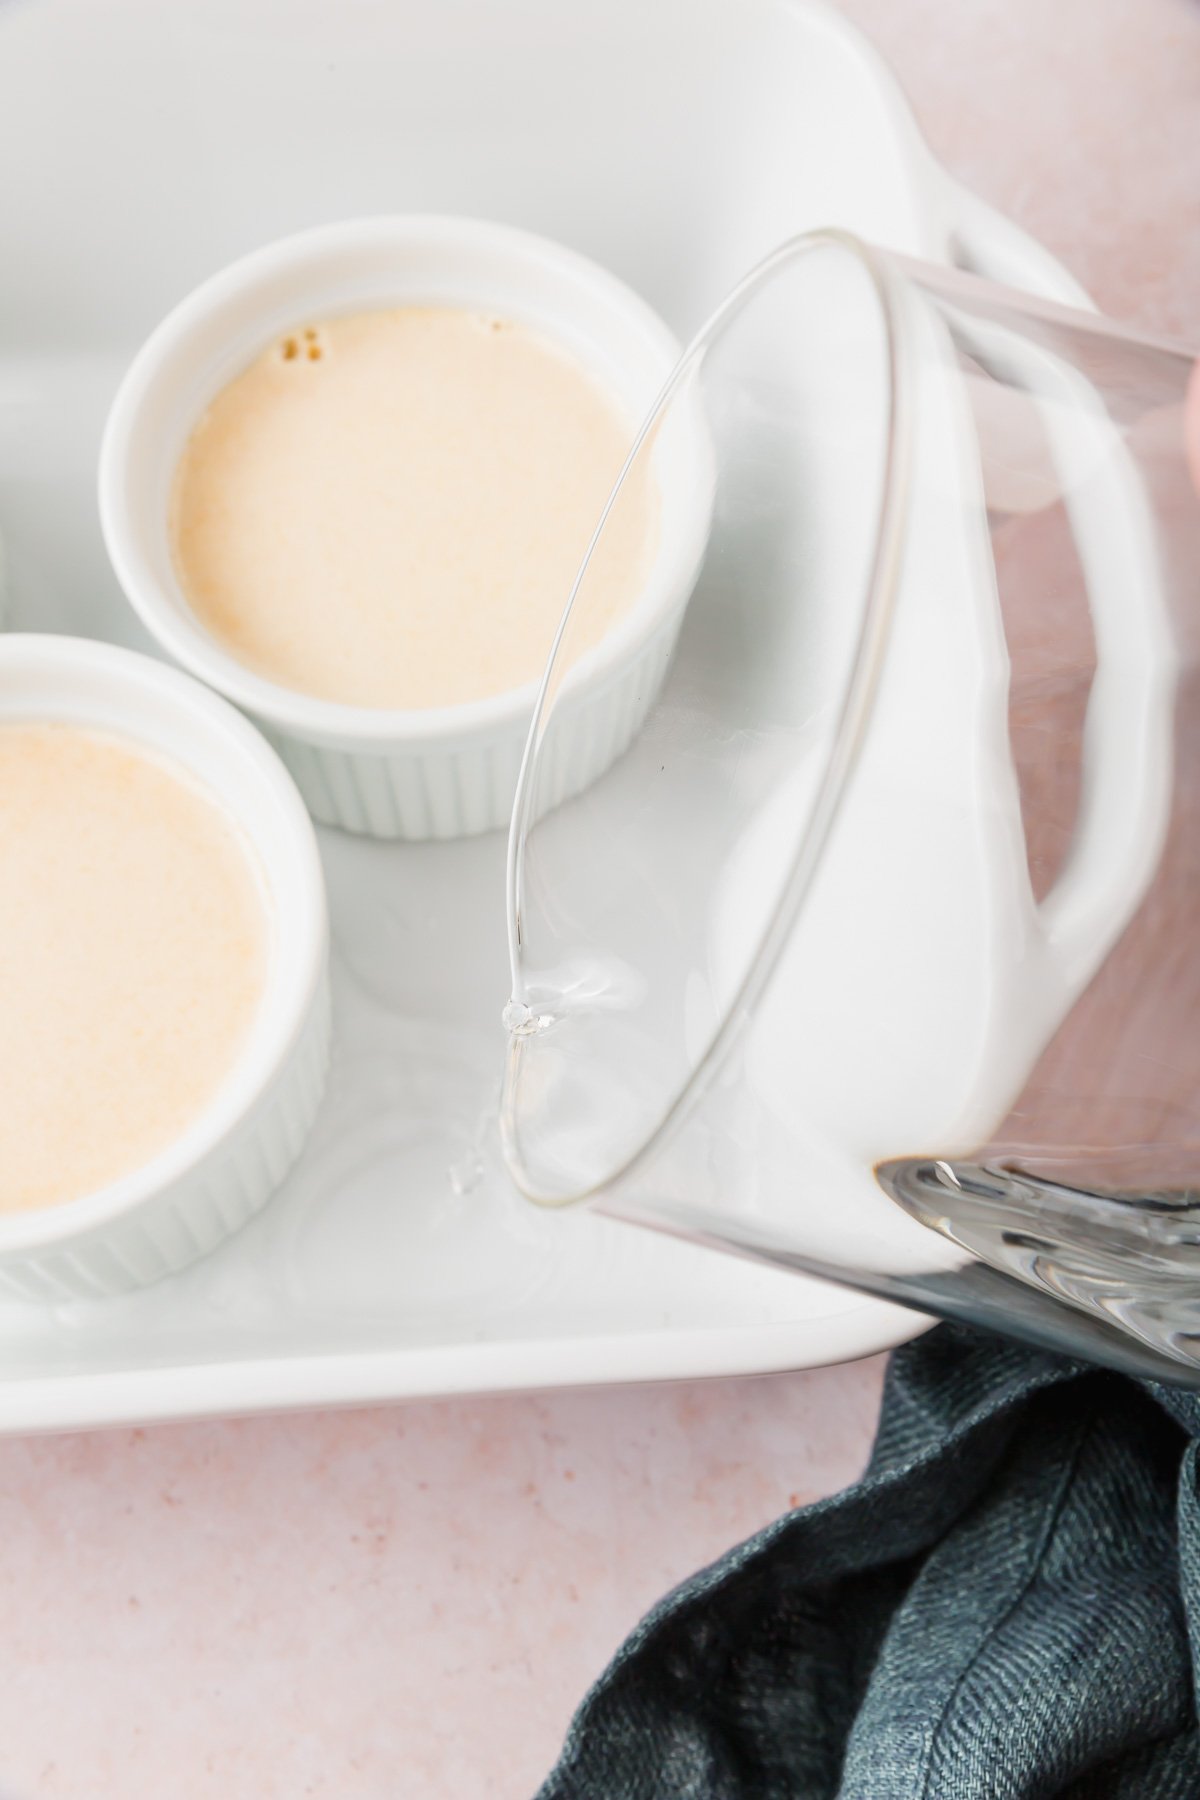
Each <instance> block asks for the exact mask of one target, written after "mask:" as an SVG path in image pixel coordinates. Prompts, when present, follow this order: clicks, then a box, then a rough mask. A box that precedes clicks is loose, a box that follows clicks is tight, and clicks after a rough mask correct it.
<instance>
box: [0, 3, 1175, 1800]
mask: <svg viewBox="0 0 1200 1800" xmlns="http://www.w3.org/2000/svg"><path fill="white" fill-rule="evenodd" d="M846 11H847V12H848V13H849V14H850V15H851V16H852V17H853V18H854V19H855V20H857V21H858V22H859V23H860V24H861V25H863V26H864V27H865V28H866V29H867V30H868V32H869V33H870V34H871V35H872V36H873V37H874V38H875V40H876V42H877V43H878V44H879V45H880V47H881V48H882V49H883V51H884V52H885V54H886V55H887V56H888V57H889V58H890V59H891V60H892V61H893V63H894V64H895V66H896V68H897V69H898V71H899V74H900V76H901V79H902V80H903V82H904V84H905V86H906V87H907V89H908V92H909V95H910V97H911V98H912V100H913V103H914V105H915V106H916V108H917V111H918V114H919V116H920V117H921V119H922V121H923V123H924V125H925V128H926V131H927V134H928V136H929V138H930V140H931V142H932V144H933V146H934V148H935V149H936V150H937V152H938V153H939V154H940V155H941V156H942V157H943V158H944V160H945V161H946V162H947V163H948V164H949V165H950V166H951V167H952V168H953V169H954V170H955V171H956V172H957V173H958V174H960V175H961V176H962V177H963V178H964V179H965V180H966V181H967V182H969V183H970V184H971V185H972V186H973V187H975V188H976V189H977V190H978V191H979V192H981V193H983V194H985V195H986V196H987V197H988V198H990V199H991V200H993V201H995V202H996V203H997V204H998V205H999V206H1001V207H1002V208H1003V209H1004V210H1006V211H1007V212H1009V213H1010V214H1011V215H1012V216H1013V217H1015V218H1017V219H1019V220H1020V221H1021V222H1022V223H1023V224H1025V225H1026V226H1028V227H1029V228H1030V229H1031V230H1032V231H1033V232H1035V233H1036V234H1037V235H1038V236H1039V237H1041V238H1042V239H1043V241H1044V242H1045V243H1046V244H1047V245H1049V246H1050V248H1052V249H1053V250H1054V251H1056V252H1057V254H1058V255H1059V256H1061V257H1062V258H1063V260H1064V261H1065V262H1066V263H1067V264H1068V265H1069V266H1070V267H1071V269H1072V270H1073V271H1074V272H1075V273H1076V274H1077V275H1078V276H1079V277H1080V278H1081V279H1082V280H1083V282H1084V283H1085V285H1086V286H1087V287H1088V288H1089V289H1090V290H1091V292H1092V293H1093V294H1094V295H1095V297H1096V299H1097V300H1098V302H1099V303H1100V304H1101V305H1102V306H1103V307H1105V308H1106V309H1107V310H1109V311H1110V312H1112V313H1114V314H1115V315H1117V316H1119V317H1122V318H1127V319H1130V320H1140V321H1142V322H1144V323H1146V324H1148V325H1151V326H1154V327H1157V328H1160V329H1163V330H1167V331H1170V332H1172V333H1176V334H1181V335H1184V336H1188V337H1190V338H1192V339H1193V340H1194V341H1195V342H1197V343H1198V344H1200V5H1197V4H1195V3H1194V0H1054V3H1053V4H1050V5H1048V4H1047V0H846ZM881 1378H882V1364H881V1362H880V1361H878V1360H874V1361H871V1362H867V1363H861V1364H857V1365H854V1366H852V1367H847V1368H842V1369H830V1370H824V1371H818V1372H815V1373H812V1374H805V1375H796V1376H780V1377H774V1378H771V1379H769V1380H763V1381H758V1382H749V1381H737V1382H715V1383H712V1384H709V1385H707V1386H685V1387H676V1388H673V1389H658V1390H652V1389H640V1390H637V1389H635V1390H624V1391H620V1390H614V1391H610V1392H607V1393H591V1394H558V1395H555V1396H554V1397H552V1398H518V1399H506V1400H480V1401H472V1402H461V1401H460V1402H454V1403H445V1404H425V1405H413V1406H408V1407H396V1408H386V1409H384V1408H381V1409H378V1410H375V1411H369V1412H360V1413H354V1414H341V1415H336V1414H314V1415H309V1416H304V1417H295V1418H288V1419H279V1420H271V1419H266V1420H253V1421H244V1422H238V1423H227V1424H211V1425H190V1426H165V1427H159V1428H157V1429H155V1430H151V1431H119V1432H109V1433H103V1434H99V1435H95V1436H91V1437H79V1438H59V1439H43V1440H29V1441H9V1442H6V1443H3V1444H0V1543H2V1544H3V1551H2V1552H0V1614H2V1616H3V1619H4V1622H5V1624H4V1629H5V1634H6V1640H7V1641H6V1654H5V1658H4V1672H5V1673H4V1680H3V1682H2V1683H0V1794H3V1795H4V1797H5V1800H32V1797H34V1796H37V1797H39V1800H40V1797H41V1796H47V1800H53V1797H54V1796H72V1800H110V1797H111V1800H118V1797H119V1800H164V1797H168V1796H169V1800H193V1797H196V1800H200V1797H202V1796H220V1800H275V1797H276V1796H278V1797H279V1800H282V1797H283V1796H287V1797H288V1800H298V1797H300V1796H304V1795H309V1794H312V1795H329V1796H336V1797H337V1800H384V1797H385V1796H386V1797H387V1800H408V1797H409V1796H412V1797H414V1800H476V1797H478V1796H481V1795H485V1794H486V1795H488V1796H489V1797H491V1800H528V1797H529V1796H531V1795H532V1793H533V1791H534V1789H535V1788H536V1786H537V1783H538V1780H539V1778H540V1777H541V1775H542V1774H543V1773H544V1772H545V1771H546V1769H547V1768H548V1767H549V1765H550V1763H551V1762H552V1760H553V1758H554V1755H555V1752H556V1748H557V1745H558V1743H559V1740H560V1738H561V1735H562V1733H563V1731H564V1729H565V1727H566V1724H567V1721H568V1719H569V1716H570V1714H571V1711H572V1709H573V1707H574V1705H575V1703H576V1701H577V1700H578V1698H579V1697H580V1695H581V1694H582V1693H583V1691H584V1689H585V1688H586V1686H587V1684H588V1682H589V1681H590V1680H591V1678H592V1677H593V1676H594V1675H595V1674H596V1673H597V1672H598V1671H599V1669H600V1668H601V1667H602V1665H603V1663H604V1661H605V1659H606V1658H607V1657H608V1656H609V1655H610V1654H611V1652H612V1651H613V1650H614V1649H615V1648H616V1647H617V1644H618V1643H619V1642H620V1640H621V1638H622V1637H623V1635H624V1634H625V1633H626V1631H628V1629H629V1628H630V1627H631V1626H632V1625H633V1624H634V1623H635V1621H636V1620H637V1618H638V1616H639V1614H640V1613H641V1612H642V1611H643V1610H644V1609H645V1608H646V1607H647V1606H648V1605H649V1604H650V1603H651V1602H652V1601H653V1600H655V1599H656V1598H657V1597H658V1595H659V1594H660V1593H661V1592H662V1590H663V1589H664V1588H666V1587H667V1586H669V1585H670V1584H671V1583H673V1582H675V1581H677V1580H679V1579H680V1578H681V1577H682V1576H684V1575H686V1574H687V1573H688V1572H689V1571H690V1570H691V1569H693V1568H694V1567H696V1566H697V1565H698V1564H700V1563H702V1562H704V1561H707V1560H709V1559H710V1558H712V1557H713V1556H715V1555H716V1554H718V1553H719V1552H720V1551H721V1550H722V1549H724V1548H725V1547H726V1546H727V1545H729V1544H731V1543H733V1542H735V1541H736V1540H737V1539H738V1538H740V1537H742V1536H744V1535H745V1534H746V1533H748V1532H750V1531H752V1530H754V1529H755V1528H756V1527H757V1526H758V1525H760V1524H762V1523H764V1522H765V1521H767V1520H768V1519H770V1518H771V1517H773V1516H774V1515H775V1514H777V1513H779V1512H780V1511H781V1510H783V1509H784V1508H786V1507H787V1506H789V1505H791V1504H794V1503H796V1502H798V1501H802V1500H807V1499H810V1498H813V1497H815V1496H816V1495H819V1494H822V1493H826V1492H828V1491H830V1490H832V1489H834V1488H836V1487H838V1486H840V1485H841V1484H843V1483H844V1482H846V1481H847V1480H849V1479H850V1478H851V1477H852V1476H853V1475H854V1474H855V1473H856V1472H857V1470H858V1469H859V1468H860V1466H861V1464H862V1462H863V1460H864V1458H865V1456H866V1453H867V1448H868V1445H869V1441H870V1436H871V1430H872V1425H873V1421H874V1415H875V1410H876V1407H877V1404H878V1394H879V1387H880V1381H881Z"/></svg>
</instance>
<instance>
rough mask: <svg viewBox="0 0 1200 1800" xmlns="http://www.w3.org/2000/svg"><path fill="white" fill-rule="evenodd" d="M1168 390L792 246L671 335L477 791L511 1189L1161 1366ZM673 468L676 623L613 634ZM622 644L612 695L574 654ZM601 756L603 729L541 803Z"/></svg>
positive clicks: (1168, 1045)
mask: <svg viewBox="0 0 1200 1800" xmlns="http://www.w3.org/2000/svg"><path fill="white" fill-rule="evenodd" d="M1193 368H1194V359H1193V358H1192V357H1191V356H1190V355H1188V354H1187V353H1186V352H1184V351H1183V350H1181V349H1179V348H1178V347H1176V346H1173V345H1170V344H1165V343H1160V342H1154V341H1151V340H1149V339H1146V338H1143V337H1141V336H1139V335H1138V334H1136V333H1134V332H1130V331H1127V330H1125V329H1123V328H1121V327H1119V326H1116V325H1113V324H1111V323H1109V322H1108V321H1106V320H1103V319H1100V318H1098V317H1096V316H1094V315H1090V314H1087V313H1084V312H1076V311H1073V310H1067V309H1064V308H1062V307H1058V306H1055V305H1051V304H1048V303H1045V302H1042V301H1040V300H1037V299H1033V298H1030V297H1028V296H1026V295H1024V294H1019V293H1016V292H1011V291H1008V290H1006V289H1001V288H997V287H994V286H991V285H988V284H985V283H983V282H980V281H978V280H976V279H974V278H972V277H970V276H965V275H961V274H958V273H955V272H952V271H947V270H944V269H941V268H932V267H926V266H924V265H921V264H917V263H914V262H911V261H908V260H905V259H902V258H899V257H896V256H892V255H890V254H887V253H884V252H882V251H879V250H876V249H873V248H871V247H869V246H867V245H865V244H862V243H860V242H857V241H856V240H853V239H851V238H849V237H846V236H844V235H841V234H838V233H834V232H827V233H819V234H815V235H811V236H807V237H803V238H799V239H796V240H794V241H792V242H790V243H788V244H786V245H784V246H782V247H781V248H780V249H779V250H777V251H776V252H775V253H774V254H773V255H771V256H770V257H768V258H767V259H766V261H764V262H763V263H762V264H760V265H759V266H758V267H757V268H756V269H755V270H753V271H752V272H751V273H750V274H749V275H748V276H747V277H746V279H745V280H744V281H743V282H742V283H741V285H740V286H739V287H738V289H737V290H736V291H735V292H734V293H733V294H732V295H731V296H730V297H729V299H728V300H727V301H726V302H725V303H724V305H723V306H722V307H721V308H720V309H719V310H718V312H717V313H716V314H715V315H714V317H713V318H712V319H711V320H710V321H709V323H708V325H707V326H706V327H705V328H704V330H703V331H701V333H700V334H699V336H698V337H697V338H696V339H695V341H694V342H693V343H692V345H691V346H690V347H689V349H688V350H687V352H686V353H685V355H684V357H683V359H682V361H681V362H680V364H679V366H678V368H677V370H676V371H675V374H674V375H673V377H672V379H671V381H670V382H669V384H668V386H667V387H666V389H665V390H664V392H663V394H662V395H661V397H660V399H659V402H658V404H657V406H656V408H655V410H654V413H653V415H652V416H651V418H650V419H649V420H648V421H647V422H646V424H645V426H644V428H643V429H642V431H641V433H640V435H639V437H638V440H637V443H636V444H635V447H634V449H633V451H632V452H631V454H630V457H629V460H628V462H627V464H626V467H625V470H624V472H623V474H622V477H621V480H620V482H619V483H618V486H617V488H616V489H615V491H614V494H613V496H612V498H611V500H610V502H609V505H608V508H607V510H606V512H605V514H604V517H603V519H602V520H601V522H600V524H599V526H598V528H597V532H596V535H595V537H594V539H593V541H592V545H591V549H590V551H589V554H588V558H587V560H586V561H585V564H584V566H583V569H582V571H581V573H580V576H579V578H578V581H577V583H576V586H575V589H574V592H573V594H572V595H571V597H570V601H569V604H568V606H567V609H566V612H565V614H564V618H563V622H562V625H561V628H560V631H559V635H558V639H557V642H556V645H555V649H554V652H553V656H552V658H551V661H550V665H549V668H548V670H547V673H546V677H545V681H544V684H543V688H542V692H541V697H540V700H539V704H538V708H537V713H536V717H535V720H534V724H533V728H532V732H531V735H530V739H529V744H528V748H527V752H526V757H525V763H524V768H523V772H522V776H521V782H520V786H519V789H518V794H517V802H516V808H515V812H514V818H513V829H512V837H511V841H510V851H509V936H510V949H511V957H512V982H513V989H512V1002H511V1005H510V1007H509V1010H508V1014H507V1018H508V1023H509V1027H510V1041H509V1051H508V1059H507V1068H506V1078H505V1088H504V1099H503V1107H502V1131H503V1138H504V1144H505V1154H506V1158H507V1161H508V1164H509V1168H510V1170H511V1173H512V1174H513V1176H514V1178H515V1179H516V1181H517V1183H518V1185H519V1187H520V1188H521V1189H522V1190H523V1191H524V1192H525V1193H526V1194H527V1195H528V1196H529V1197H530V1198H531V1199H533V1200H536V1201H538V1202H540V1203H543V1204H562V1203H567V1202H576V1201H579V1202H586V1203H587V1204H590V1205H593V1206H597V1207H600V1208H602V1209H603V1210H604V1211H606V1212H608V1213H611V1214H614V1215H617V1216H620V1217H623V1218H626V1219H629V1220H633V1221H636V1222H639V1223H641V1224H644V1225H649V1226H652V1227H655V1228H657V1229H660V1230H663V1231H668V1232H672V1233H676V1234H679V1235H681V1236H683V1237H686V1238H689V1239H693V1240H695V1241H698V1242H701V1243H705V1244H709V1245H714V1246H719V1247H721V1248H724V1249H727V1250H730V1251H733V1252H735V1253H739V1254H742V1255H746V1256H752V1257H756V1258H760V1259H763V1260H765V1261H768V1262H770V1263H773V1264H776V1265H781V1266H785V1267H793V1268H796V1269H798V1270H802V1271H804V1272H806V1273H809V1274H817V1275H821V1276H825V1277H828V1278H830V1279H833V1280H837V1281H840V1282H843V1283H846V1284H849V1285H851V1286H854V1287H856V1288H860V1289H862V1290H864V1291H867V1292H871V1293H875V1294H879V1295H883V1296H886V1297H887V1298H889V1299H894V1300H895V1299H898V1300H901V1301H905V1302H907V1303H908V1304H910V1305H913V1306H916V1307H918V1308H920V1309H922V1310H928V1311H934V1312H937V1313H940V1314H943V1315H945V1316H950V1317H960V1318H967V1319H973V1320H975V1321H977V1322H980V1323H984V1324H988V1325H992V1326H996V1327H999V1328H1001V1329H1007V1330H1010V1331H1013V1332H1016V1333H1018V1334H1021V1335H1024V1336H1026V1337H1027V1338H1030V1339H1033V1340H1035V1341H1037V1342H1040V1343H1043V1344H1049V1345H1052V1346H1055V1347H1057V1348H1065V1349H1069V1350H1076V1351H1078V1352H1080V1353H1081V1354H1085V1355H1090V1356H1093V1357H1096V1358H1098V1359H1102V1360H1107V1361H1109V1362H1113V1363H1117V1364H1119V1365H1121V1366H1124V1367H1127V1368H1131V1369H1140V1370H1143V1371H1146V1372H1154V1373H1160V1374H1163V1375H1165V1376H1167V1377H1168V1378H1174V1379H1178V1380H1188V1379H1190V1378H1191V1372H1192V1371H1193V1370H1197V1365H1200V1205H1197V1198H1198V1196H1197V1191H1196V1190H1197V1184H1198V1183H1200V907H1198V904H1197V902H1198V879H1200V693H1198V691H1197V687H1196V676H1197V669H1198V657H1197V648H1198V644H1200V501H1198V500H1197V497H1196V491H1197V490H1196V482H1197V480H1200V470H1196V469H1195V468H1192V469H1191V470H1189V463H1188V450H1187V438H1186V425H1185V406H1186V400H1187V391H1188V385H1189V382H1190V381H1191V380H1192V371H1193ZM681 444H685V445H686V447H687V450H688V453H689V454H688V456H687V457H686V458H685V459H683V460H684V461H685V462H686V464H687V466H688V467H689V468H690V469H691V470H692V479H693V481H694V483H695V486H696V496H695V498H696V506H697V508H699V510H700V512H701V514H702V516H703V519H704V521H705V526H706V536H705V541H704V545H703V557H702V561H701V562H700V564H699V568H698V574H697V579H696V582H695V586H694V589H693V590H692V591H691V593H690V596H689V595H687V594H681V595H677V596H675V597H673V598H672V597H671V596H663V595H661V594H659V595H649V596H647V595H642V596H639V597H636V598H635V599H634V600H633V602H632V604H631V607H630V610H629V614H628V617H626V618H624V619H622V620H620V621H618V622H617V623H616V624H614V623H613V622H612V621H611V619H608V618H601V617H599V616H598V608H599V607H600V605H601V604H607V601H602V600H601V599H600V598H598V596H605V595H609V594H610V591H611V584H610V583H609V582H607V581H606V580H604V579H602V577H603V574H604V570H605V559H606V557H608V556H610V555H614V554H617V553H619V551H620V547H621V544H622V541H623V538H624V536H625V535H626V534H625V533H624V532H623V525H622V520H623V509H625V508H632V507H634V506H638V507H641V508H644V507H645V504H646V493H647V486H648V484H649V485H650V487H651V490H652V488H653V484H654V483H655V482H656V481H658V480H659V479H660V477H661V478H662V479H664V480H665V479H668V478H670V479H674V475H673V474H670V475H668V471H674V470H676V469H677V468H678V467H679V466H680V461H681V459H680V456H679V454H678V452H679V448H680V445H681ZM606 633H608V634H609V636H608V638H607V640H606ZM653 633H656V634H657V637H658V640H659V641H660V643H661V646H662V654H661V656H659V657H658V658H657V659H656V658H650V659H646V658H644V657H643V663H642V666H643V667H644V668H646V669H651V668H652V669H653V671H654V672H653V674H647V675H646V677H645V679H646V680H657V679H659V671H661V670H663V669H664V668H665V673H664V674H663V675H662V678H661V685H660V686H659V687H658V690H657V693H656V695H655V696H654V698H653V701H652V703H650V702H649V701H648V699H647V696H646V695H644V694H642V695H639V696H637V697H636V699H635V701H634V702H631V701H630V698H629V695H628V692H627V690H628V686H629V684H628V682H625V683H622V681H621V679H620V674H621V670H620V657H619V656H618V655H614V653H613V645H614V644H619V643H620V642H621V641H622V640H623V639H624V640H628V641H629V642H630V643H633V642H638V643H641V644H643V645H644V643H645V641H646V640H647V637H648V635H649V634H653ZM606 644H607V647H606ZM643 715H645V722H644V724H642V725H641V727H640V729H639V730H637V731H636V734H635V733H634V727H633V725H632V724H631V723H630V720H632V719H637V720H641V719H642V717H643ZM599 732H607V733H609V734H610V735H613V736H615V737H617V738H618V739H619V740H620V741H622V742H624V740H625V739H626V738H631V739H632V741H630V742H629V743H628V747H627V748H626V749H625V752H624V754H623V756H622V757H621V758H620V760H619V761H617V762H616V764H615V765H614V766H613V768H612V769H611V771H610V772H609V773H608V774H607V775H606V776H605V777H604V778H603V779H602V780H601V781H599V782H597V783H596V784H594V785H593V786H591V787H588V788H587V789H586V790H585V791H583V792H579V793H576V792H574V789H575V788H576V786H578V783H577V782H574V781H573V780H572V768H573V766H574V765H578V766H581V767H582V766H585V765H586V763H587V762H588V760H589V759H588V758H587V757H585V756H581V747H584V746H585V745H586V741H587V739H588V738H589V736H593V737H594V735H595V734H596V733H599ZM1197 1379H1200V1371H1198V1372H1197Z"/></svg>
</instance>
